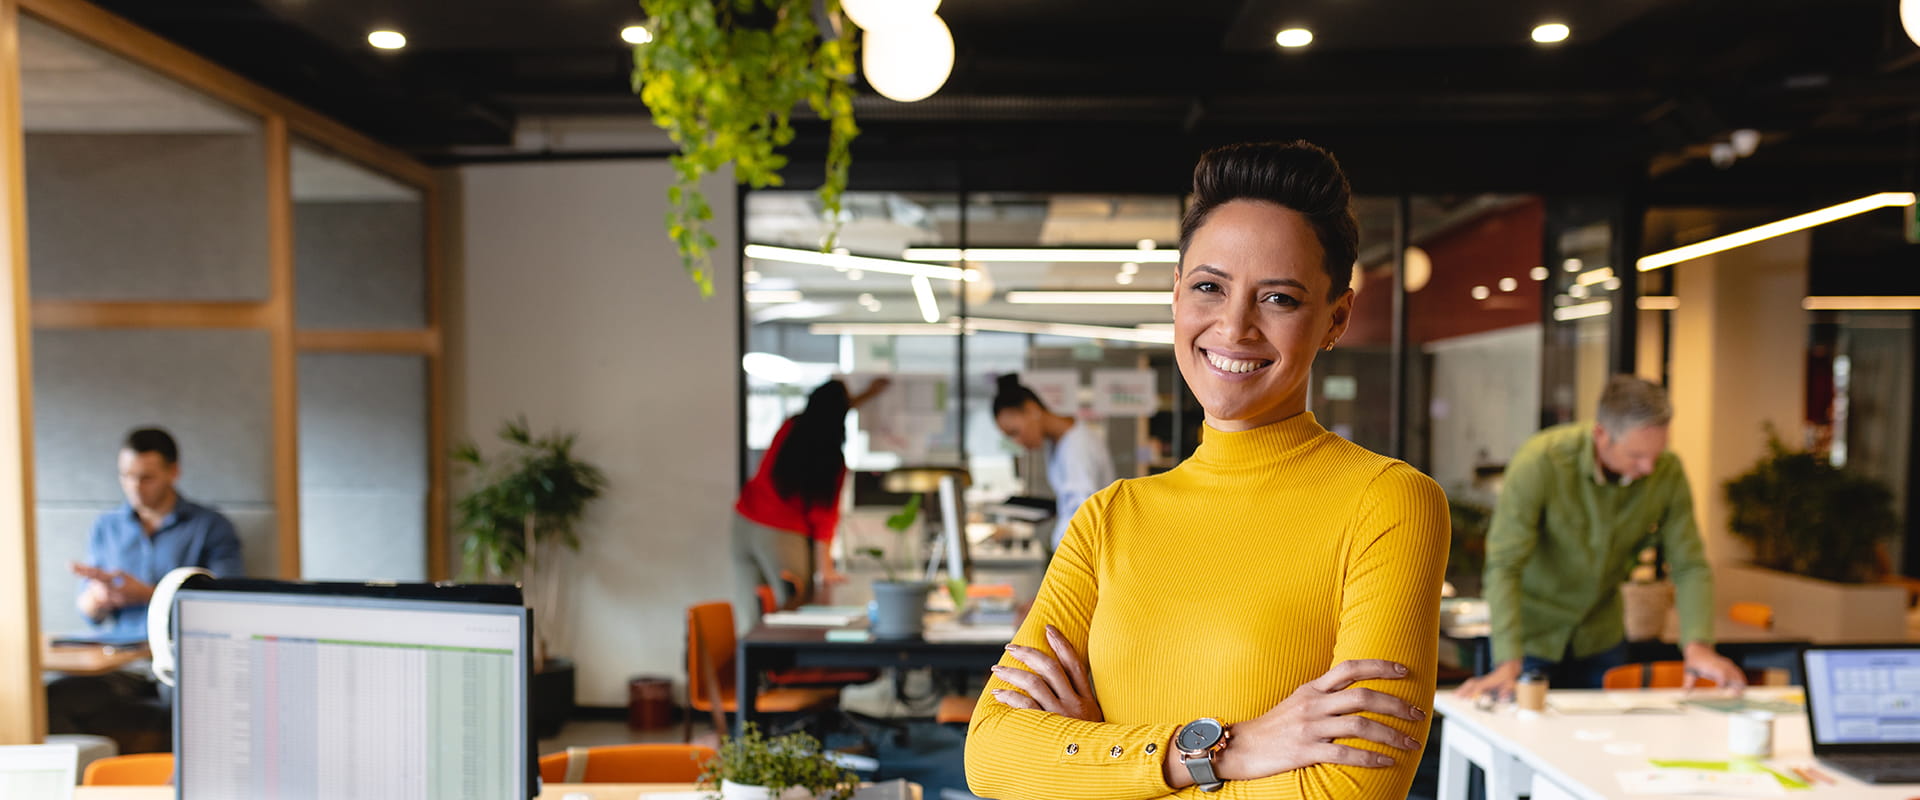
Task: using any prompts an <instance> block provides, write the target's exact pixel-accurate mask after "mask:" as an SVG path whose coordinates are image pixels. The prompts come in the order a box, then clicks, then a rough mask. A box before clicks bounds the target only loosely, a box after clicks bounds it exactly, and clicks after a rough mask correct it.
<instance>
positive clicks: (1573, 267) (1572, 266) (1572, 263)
mask: <svg viewBox="0 0 1920 800" xmlns="http://www.w3.org/2000/svg"><path fill="white" fill-rule="evenodd" d="M1560 266H1561V267H1564V268H1566V270H1567V271H1568V272H1579V271H1580V268H1581V267H1584V266H1586V264H1584V263H1582V262H1581V261H1580V259H1577V258H1569V259H1567V260H1566V261H1563V262H1561V263H1560Z"/></svg>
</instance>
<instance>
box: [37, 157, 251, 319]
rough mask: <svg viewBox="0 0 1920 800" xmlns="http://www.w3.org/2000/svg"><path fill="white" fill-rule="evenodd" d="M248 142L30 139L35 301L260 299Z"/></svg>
mask: <svg viewBox="0 0 1920 800" xmlns="http://www.w3.org/2000/svg"><path fill="white" fill-rule="evenodd" d="M263 147H264V145H263V143H262V140H261V137H260V136H259V135H257V134H249V135H232V134H177V135H168V134H104V135H103V134H28V135H27V137H26V161H27V247H28V253H27V259H28V263H29V264H30V268H31V270H32V275H31V279H32V286H33V296H34V297H35V298H37V299H65V300H264V299H266V296H267V258H268V254H267V216H266V214H267V202H266V201H267V190H266V154H265V150H264V149H263Z"/></svg>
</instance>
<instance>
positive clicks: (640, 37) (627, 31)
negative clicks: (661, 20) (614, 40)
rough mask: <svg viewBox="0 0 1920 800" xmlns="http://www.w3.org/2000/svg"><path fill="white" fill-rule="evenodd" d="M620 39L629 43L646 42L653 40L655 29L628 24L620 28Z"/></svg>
mask: <svg viewBox="0 0 1920 800" xmlns="http://www.w3.org/2000/svg"><path fill="white" fill-rule="evenodd" d="M620 40H621V41H623V42H626V43H627V44H646V43H648V42H651V41H653V31H650V30H647V29H646V28H645V27H644V26H640V25H628V26H627V27H624V28H621V29H620Z"/></svg>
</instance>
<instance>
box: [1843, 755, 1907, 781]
mask: <svg viewBox="0 0 1920 800" xmlns="http://www.w3.org/2000/svg"><path fill="white" fill-rule="evenodd" d="M1827 760H1829V761H1832V762H1833V764H1834V766H1836V767H1842V768H1844V769H1845V771H1846V772H1850V773H1854V774H1855V775H1856V776H1859V777H1864V776H1865V775H1867V774H1872V775H1873V776H1874V777H1875V778H1877V779H1879V780H1880V781H1883V782H1890V783H1915V782H1920V758H1917V757H1915V756H1910V755H1888V756H1869V755H1857V756H1853V755H1850V756H1828V757H1827Z"/></svg>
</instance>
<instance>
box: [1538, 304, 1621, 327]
mask: <svg viewBox="0 0 1920 800" xmlns="http://www.w3.org/2000/svg"><path fill="white" fill-rule="evenodd" d="M1611 313H1613V301H1611V300H1601V301H1598V302H1594V303H1581V304H1579V305H1577V306H1561V307H1559V308H1556V309H1554V310H1553V318H1554V319H1556V320H1559V321H1561V322H1566V321H1568V320H1575V319H1586V318H1588V317H1604V316H1606V315H1608V314H1611Z"/></svg>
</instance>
